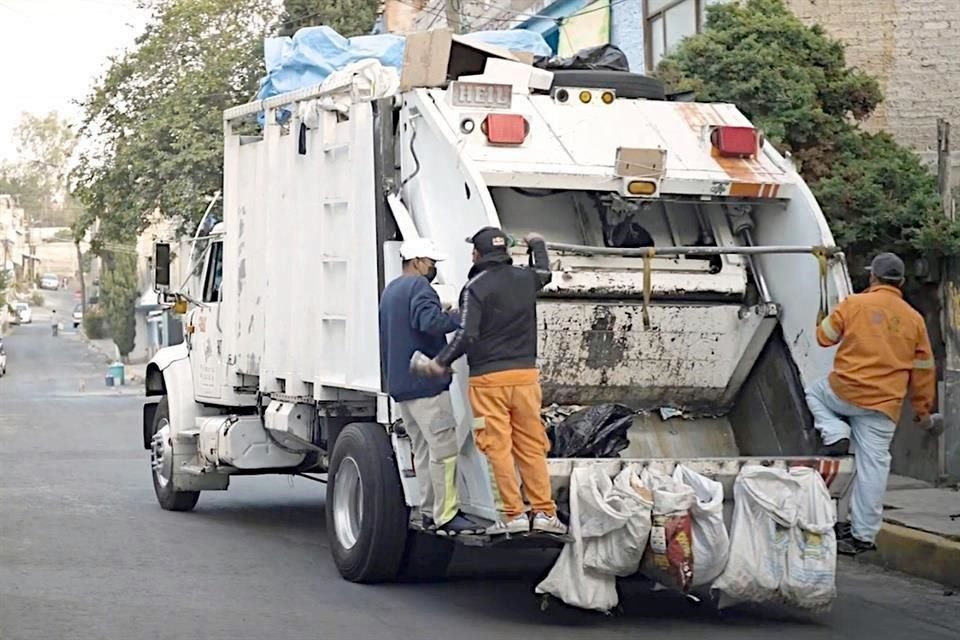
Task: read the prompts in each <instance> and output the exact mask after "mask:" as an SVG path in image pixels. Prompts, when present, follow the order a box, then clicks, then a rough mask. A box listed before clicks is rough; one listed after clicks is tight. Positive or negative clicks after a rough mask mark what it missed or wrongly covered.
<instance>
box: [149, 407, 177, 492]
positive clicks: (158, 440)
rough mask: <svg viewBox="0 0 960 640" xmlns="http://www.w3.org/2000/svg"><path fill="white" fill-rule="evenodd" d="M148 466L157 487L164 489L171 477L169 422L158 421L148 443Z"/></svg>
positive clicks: (171, 453)
mask: <svg viewBox="0 0 960 640" xmlns="http://www.w3.org/2000/svg"><path fill="white" fill-rule="evenodd" d="M150 466H152V467H153V477H154V478H155V479H156V481H157V486H159V487H160V488H166V487H167V485H168V484H170V479H171V477H172V476H173V441H172V440H171V438H170V421H169V420H167V419H166V418H161V419H160V424H159V425H157V432H156V433H155V434H153V440H151V442H150Z"/></svg>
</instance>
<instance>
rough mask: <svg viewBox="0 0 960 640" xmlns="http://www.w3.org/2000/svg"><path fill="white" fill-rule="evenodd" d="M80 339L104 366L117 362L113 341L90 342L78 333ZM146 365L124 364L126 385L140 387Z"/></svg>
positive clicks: (82, 334)
mask: <svg viewBox="0 0 960 640" xmlns="http://www.w3.org/2000/svg"><path fill="white" fill-rule="evenodd" d="M79 334H80V337H81V338H82V339H83V341H84V342H86V343H87V345H89V347H90V349H91V350H92V351H94V352H96V353H98V354H99V355H101V356H102V357H103V360H104V362H105V363H106V364H111V363H113V362H116V361H117V360H119V357H118V354H117V347H116V345H115V344H113V340H110V339H103V340H91V339H90V338H88V337H87V336H86V334H85V333H83V332H82V331H80V332H79ZM146 371H147V363H145V362H144V363H138V364H126V365H124V377H125V378H126V380H125V382H126V384H128V385H130V384H134V385H140V384H143V381H144V379H145V377H146ZM104 374H106V367H104Z"/></svg>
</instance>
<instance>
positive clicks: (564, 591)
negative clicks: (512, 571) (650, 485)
mask: <svg viewBox="0 0 960 640" xmlns="http://www.w3.org/2000/svg"><path fill="white" fill-rule="evenodd" d="M652 507H653V502H652V499H651V495H650V492H649V491H648V490H647V489H646V487H644V486H643V485H642V483H641V481H640V477H639V476H638V475H637V473H636V471H635V470H634V468H633V467H628V468H626V469H624V470H622V471H621V472H620V473H619V474H618V475H617V477H616V478H615V479H614V480H612V481H611V480H610V478H609V476H607V474H606V472H605V471H604V470H603V468H602V467H600V466H591V467H578V468H576V469H574V470H573V473H572V474H571V475H570V534H571V536H572V537H573V542H569V543H567V544H566V545H565V546H564V548H563V551H561V552H560V557H559V558H557V561H556V563H555V564H554V565H553V568H552V569H551V570H550V573H549V574H547V577H546V578H544V580H543V581H542V582H541V583H540V584H538V585H537V587H536V592H537V593H540V594H550V595H552V596H554V597H556V598H559V599H560V600H562V601H563V602H565V603H566V604H568V605H570V606H574V607H579V608H581V609H592V610H595V611H604V612H605V611H610V610H611V609H612V608H613V607H615V606H616V605H617V602H618V601H619V597H618V596H617V588H616V585H617V583H616V579H617V577H618V576H621V577H622V576H629V575H632V574H634V573H636V572H637V569H638V568H639V566H640V560H641V558H642V557H643V552H644V549H645V548H646V546H647V538H648V536H649V534H650V511H651V509H652Z"/></svg>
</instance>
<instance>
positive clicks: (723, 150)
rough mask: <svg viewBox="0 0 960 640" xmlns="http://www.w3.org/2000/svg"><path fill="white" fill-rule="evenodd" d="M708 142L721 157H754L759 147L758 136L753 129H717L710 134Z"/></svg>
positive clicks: (724, 127) (725, 127)
mask: <svg viewBox="0 0 960 640" xmlns="http://www.w3.org/2000/svg"><path fill="white" fill-rule="evenodd" d="M710 142H712V143H713V146H714V147H716V149H717V151H718V152H719V153H720V155H721V156H728V157H738V158H742V157H745V156H754V155H756V154H757V147H758V146H759V134H758V133H757V130H756V129H754V128H753V127H728V126H723V127H717V128H716V129H714V130H713V131H712V132H711V133H710Z"/></svg>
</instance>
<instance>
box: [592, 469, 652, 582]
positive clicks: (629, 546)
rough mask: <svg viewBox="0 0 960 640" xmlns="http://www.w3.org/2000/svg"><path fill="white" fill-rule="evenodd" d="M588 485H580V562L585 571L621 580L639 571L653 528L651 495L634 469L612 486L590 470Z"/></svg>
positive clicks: (599, 473) (608, 480) (601, 474)
mask: <svg viewBox="0 0 960 640" xmlns="http://www.w3.org/2000/svg"><path fill="white" fill-rule="evenodd" d="M593 469H594V471H593V473H592V475H591V476H590V479H591V482H590V483H589V484H587V485H585V486H584V485H581V486H580V487H579V491H580V492H581V496H580V504H581V517H580V521H581V524H582V527H583V528H582V534H583V537H584V552H583V562H584V566H585V567H586V568H588V569H593V570H594V571H598V572H600V573H605V574H608V575H615V576H619V577H621V578H623V577H626V576H632V575H633V574H635V573H636V572H637V571H638V570H639V569H640V561H641V560H642V559H643V552H644V550H645V549H646V548H647V540H649V538H650V527H651V526H652V521H651V512H652V509H653V494H652V493H651V492H650V490H649V489H647V488H646V487H645V486H643V483H642V482H641V480H640V476H639V475H637V472H636V468H635V467H634V466H633V465H630V466H628V467H627V468H626V469H624V470H623V471H621V472H620V473H618V474H617V477H616V478H615V479H614V480H613V481H612V482H611V481H610V478H608V477H607V475H606V473H605V472H603V471H602V470H601V468H600V467H593Z"/></svg>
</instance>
